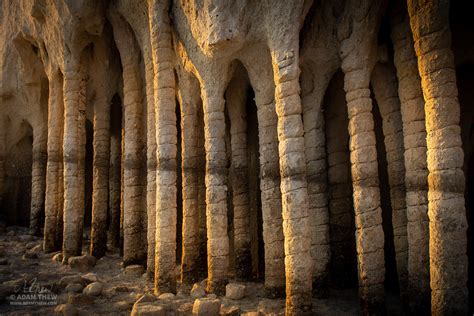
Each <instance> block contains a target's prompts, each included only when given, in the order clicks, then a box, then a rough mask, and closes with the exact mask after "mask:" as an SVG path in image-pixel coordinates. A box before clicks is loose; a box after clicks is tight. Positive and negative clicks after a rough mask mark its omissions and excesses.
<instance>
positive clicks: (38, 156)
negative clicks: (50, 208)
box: [30, 122, 48, 236]
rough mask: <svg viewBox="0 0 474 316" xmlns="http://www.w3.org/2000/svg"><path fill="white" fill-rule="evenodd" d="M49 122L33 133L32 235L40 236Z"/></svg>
mask: <svg viewBox="0 0 474 316" xmlns="http://www.w3.org/2000/svg"><path fill="white" fill-rule="evenodd" d="M46 124H47V122H42V126H38V127H37V128H36V129H35V130H34V131H33V166H32V173H31V210H30V234H32V235H35V236H39V235H40V232H41V228H40V225H41V222H42V218H41V217H42V216H44V215H43V212H44V203H45V191H46V164H47V138H48V136H47V132H48V131H47V129H48V127H47V125H46Z"/></svg>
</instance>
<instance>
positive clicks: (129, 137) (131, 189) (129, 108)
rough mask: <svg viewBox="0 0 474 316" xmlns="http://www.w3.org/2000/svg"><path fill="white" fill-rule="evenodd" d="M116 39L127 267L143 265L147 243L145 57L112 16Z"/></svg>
mask: <svg viewBox="0 0 474 316" xmlns="http://www.w3.org/2000/svg"><path fill="white" fill-rule="evenodd" d="M112 24H113V25H114V38H115V42H116V44H117V48H118V49H119V52H120V58H121V60H122V77H123V96H124V100H123V109H124V112H123V115H124V125H123V128H124V135H123V138H122V142H123V150H122V167H123V217H122V219H123V262H124V265H125V266H127V265H130V264H140V263H143V261H144V260H145V257H146V243H145V242H144V241H143V239H142V238H143V236H144V235H145V234H144V232H143V229H142V228H143V225H142V222H143V220H144V218H143V217H144V214H145V212H144V211H143V203H142V198H143V194H144V192H143V191H144V190H143V181H142V180H143V179H142V178H143V177H142V169H141V168H142V166H141V165H142V163H141V154H142V152H143V142H142V117H143V107H142V101H143V96H142V82H141V75H140V67H139V56H140V54H141V52H140V50H139V49H138V47H137V44H136V43H135V42H134V36H133V33H132V31H131V29H130V27H129V26H128V25H127V23H126V22H125V21H124V20H122V18H120V17H118V16H112Z"/></svg>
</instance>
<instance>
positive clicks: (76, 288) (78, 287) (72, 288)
mask: <svg viewBox="0 0 474 316" xmlns="http://www.w3.org/2000/svg"><path fill="white" fill-rule="evenodd" d="M83 288H84V287H83V286H82V284H80V283H70V284H68V285H67V286H66V292H67V293H81V292H82V289H83Z"/></svg>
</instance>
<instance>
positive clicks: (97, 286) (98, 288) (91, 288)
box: [82, 282, 103, 296]
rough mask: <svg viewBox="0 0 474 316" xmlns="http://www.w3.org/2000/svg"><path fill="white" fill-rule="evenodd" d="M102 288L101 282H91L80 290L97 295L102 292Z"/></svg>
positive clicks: (90, 294)
mask: <svg viewBox="0 0 474 316" xmlns="http://www.w3.org/2000/svg"><path fill="white" fill-rule="evenodd" d="M102 288H103V285H102V283H100V282H92V283H91V284H89V285H88V286H86V288H85V289H84V291H82V292H83V293H84V294H86V295H89V296H99V295H100V294H102Z"/></svg>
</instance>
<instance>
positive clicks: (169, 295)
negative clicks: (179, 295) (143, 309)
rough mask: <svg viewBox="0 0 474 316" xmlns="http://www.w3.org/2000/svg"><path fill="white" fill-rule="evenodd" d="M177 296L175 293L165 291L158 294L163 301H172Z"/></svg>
mask: <svg viewBox="0 0 474 316" xmlns="http://www.w3.org/2000/svg"><path fill="white" fill-rule="evenodd" d="M174 298H175V295H174V294H173V293H163V294H161V295H160V296H158V299H160V300H163V301H171V300H173V299H174Z"/></svg>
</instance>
